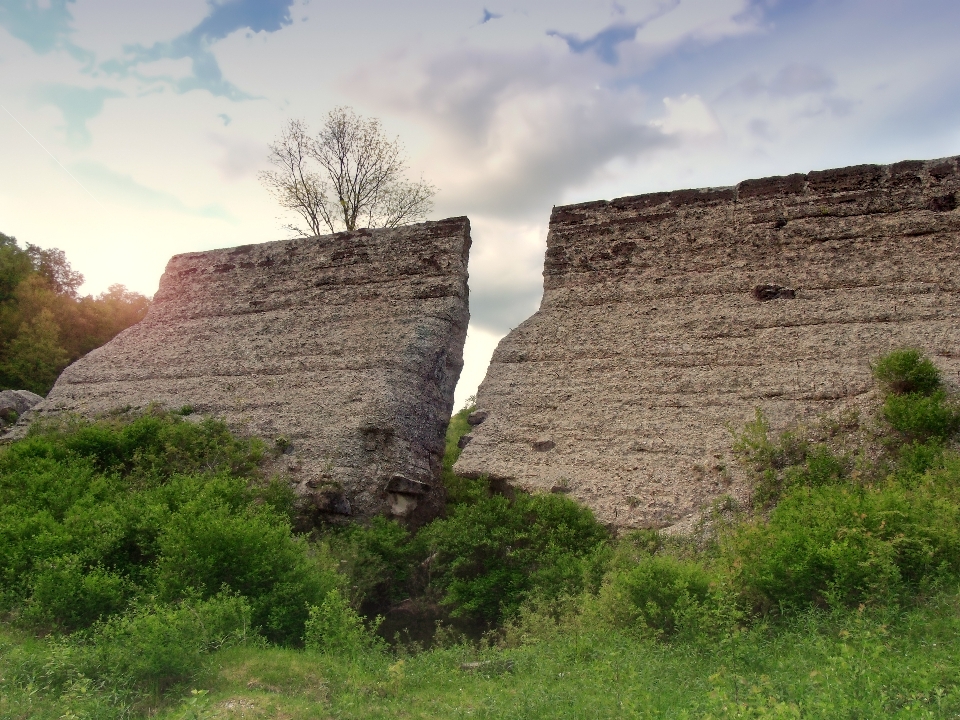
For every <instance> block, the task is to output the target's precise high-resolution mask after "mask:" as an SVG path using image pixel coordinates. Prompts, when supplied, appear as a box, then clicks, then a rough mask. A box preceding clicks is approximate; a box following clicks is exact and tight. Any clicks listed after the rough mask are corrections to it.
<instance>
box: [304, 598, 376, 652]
mask: <svg viewBox="0 0 960 720" xmlns="http://www.w3.org/2000/svg"><path fill="white" fill-rule="evenodd" d="M303 639H304V644H305V645H306V647H307V648H308V649H310V650H316V651H319V652H324V653H336V654H338V655H341V656H342V655H356V654H358V653H362V652H364V651H366V650H369V649H370V648H373V647H377V646H378V645H379V644H380V642H382V641H380V640H379V638H377V636H376V635H375V634H374V633H373V632H372V631H371V630H369V629H368V628H367V627H366V626H365V625H364V624H363V618H361V617H360V616H359V615H358V614H357V612H356V611H355V610H354V609H353V608H352V607H350V603H348V602H347V600H346V598H344V597H343V595H342V594H341V593H340V591H339V590H337V589H334V590H331V591H330V592H328V593H327V594H326V596H325V597H324V598H323V602H322V603H320V605H313V606H311V607H310V617H309V619H308V620H307V622H306V625H305V628H304V636H303Z"/></svg>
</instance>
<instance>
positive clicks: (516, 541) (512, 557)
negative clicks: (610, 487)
mask: <svg viewBox="0 0 960 720" xmlns="http://www.w3.org/2000/svg"><path fill="white" fill-rule="evenodd" d="M607 537H608V536H607V532H606V530H605V529H604V527H603V526H602V525H600V524H599V523H598V522H597V520H596V519H595V518H594V516H593V513H592V512H591V511H590V510H589V509H587V508H585V507H582V506H580V505H578V504H577V503H576V502H574V501H572V500H570V499H569V498H566V497H564V496H562V495H527V494H525V493H517V496H516V498H515V500H513V501H511V500H509V499H507V498H506V497H503V496H500V495H496V496H493V497H490V498H485V499H483V500H480V501H479V502H477V503H476V504H473V505H467V504H463V505H458V506H456V507H455V508H454V509H453V511H452V512H451V514H450V517H448V518H446V519H443V520H438V521H435V522H434V523H433V524H431V525H430V526H428V527H426V528H424V529H423V530H422V531H421V541H422V542H424V543H425V546H426V547H427V548H428V552H429V553H430V557H431V561H430V570H431V572H432V583H431V584H432V586H433V587H435V588H437V589H438V590H440V591H441V592H443V594H444V602H445V603H446V604H448V605H450V606H452V607H453V608H454V613H455V614H457V615H464V616H470V617H473V618H476V619H483V620H488V621H496V620H499V619H500V618H502V617H503V616H504V615H506V614H509V613H511V612H514V611H515V610H516V609H517V608H518V607H519V606H520V605H521V603H522V602H523V601H524V600H527V599H530V598H532V597H534V596H537V597H543V598H556V597H560V596H561V595H564V594H568V593H572V594H577V593H579V592H581V591H582V590H583V589H584V588H585V583H586V581H587V579H588V577H589V566H590V563H591V559H592V558H593V557H594V556H595V555H596V553H597V552H598V551H599V550H600V549H601V547H602V546H603V545H604V543H605V542H606V541H607Z"/></svg>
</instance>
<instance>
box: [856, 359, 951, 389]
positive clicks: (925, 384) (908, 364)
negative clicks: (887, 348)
mask: <svg viewBox="0 0 960 720" xmlns="http://www.w3.org/2000/svg"><path fill="white" fill-rule="evenodd" d="M870 369H871V370H872V371H873V377H874V379H875V380H876V381H877V382H878V383H879V384H880V386H881V388H883V389H884V390H885V391H886V392H888V393H893V394H894V395H908V394H911V393H917V394H920V395H930V394H932V393H933V392H935V391H936V390H938V389H939V388H940V385H941V379H940V371H939V370H938V369H937V366H936V365H934V364H933V363H932V362H931V361H930V360H929V359H928V358H926V357H924V355H923V353H922V352H920V351H919V350H917V349H915V348H903V349H900V350H894V351H893V352H890V353H887V354H886V355H884V356H882V357H880V358H878V359H877V361H876V362H874V363H873V364H872V365H871V366H870Z"/></svg>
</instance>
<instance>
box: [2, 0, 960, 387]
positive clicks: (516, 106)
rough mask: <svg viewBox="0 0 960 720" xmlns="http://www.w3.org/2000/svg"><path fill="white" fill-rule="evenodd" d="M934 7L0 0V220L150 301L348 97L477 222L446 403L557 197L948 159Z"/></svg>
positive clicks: (959, 128)
mask: <svg viewBox="0 0 960 720" xmlns="http://www.w3.org/2000/svg"><path fill="white" fill-rule="evenodd" d="M957 27H960V5H958V4H956V3H950V2H946V1H942V0H919V1H917V2H912V3H907V2H900V1H888V2H883V3H877V2H876V1H875V0H874V2H867V0H837V1H835V2H829V3H828V2H825V1H822V0H797V1H795V2H790V1H788V0H782V1H780V2H778V1H776V0H709V1H708V0H661V1H637V2H600V1H596V2H593V1H582V2H577V3H556V2H553V3H550V2H545V1H544V0H531V1H529V2H521V1H519V0H517V1H510V2H499V3H492V2H488V3H487V4H483V3H482V2H481V3H479V4H473V3H463V2H461V3H449V2H440V1H439V0H423V1H422V2H419V3H416V4H414V5H410V4H407V5H398V4H396V3H385V2H382V1H370V2H365V3H353V4H342V3H341V4H332V3H323V2H321V1H320V0H217V1H214V0H168V2H165V3H158V2H155V1H154V0H127V1H125V2H119V0H0V66H2V67H3V72H2V74H0V106H2V110H0V152H2V157H3V161H4V162H3V167H4V169H5V170H6V172H4V173H3V174H2V178H0V213H2V215H0V232H4V233H6V234H8V235H14V236H16V237H17V238H18V239H19V240H20V241H21V242H31V243H34V244H36V245H39V246H41V247H45V248H49V247H58V248H60V249H62V250H64V251H65V252H66V253H67V257H68V258H69V260H70V261H71V263H72V265H73V267H74V268H75V269H76V270H78V271H80V272H82V273H83V274H84V276H85V277H86V281H87V282H86V285H85V286H84V287H83V288H82V291H83V292H85V293H94V294H95V293H98V292H101V291H103V290H104V289H106V287H107V286H109V285H111V284H113V283H118V282H119V283H123V284H125V285H126V286H127V287H129V288H130V289H133V290H136V291H139V292H142V293H144V294H147V295H152V294H153V293H154V292H155V290H156V287H157V282H158V280H159V278H160V275H161V273H162V272H163V269H164V266H165V264H166V262H167V260H168V259H169V257H170V256H171V255H173V254H175V253H180V252H191V251H200V250H207V249H212V248H216V247H229V246H233V245H241V244H246V243H253V242H264V241H269V240H276V239H281V238H284V237H288V236H289V233H287V232H285V231H284V230H283V229H282V227H283V225H284V224H286V223H288V222H290V221H291V220H292V219H293V218H290V217H285V216H284V215H283V213H282V212H281V210H280V208H279V207H277V205H276V204H275V202H274V200H273V198H272V197H271V196H270V194H269V193H268V192H267V191H266V190H265V189H264V188H263V187H262V186H261V185H260V183H259V182H258V180H257V173H258V172H259V171H261V170H264V169H268V167H269V166H268V163H267V146H268V144H269V143H270V142H271V141H273V140H274V139H275V138H276V137H277V135H278V134H279V132H280V130H281V128H282V127H283V125H284V124H285V123H286V122H287V121H288V120H290V119H293V118H300V119H303V120H305V121H306V122H307V123H308V125H310V126H311V127H313V128H314V129H317V128H319V126H320V125H321V123H322V121H323V118H324V116H325V115H326V113H327V112H328V111H329V110H331V109H332V108H334V107H336V106H340V105H348V106H351V107H353V108H354V109H355V110H356V111H357V112H359V113H361V114H364V115H367V116H375V117H378V118H380V119H381V120H382V121H383V124H384V127H385V129H386V130H387V132H388V133H389V134H391V135H396V136H399V137H400V138H401V140H402V142H403V143H404V145H405V147H406V150H407V155H408V157H409V160H410V168H411V173H412V174H413V175H414V176H416V177H419V176H420V175H422V176H423V177H424V178H426V179H427V180H428V181H430V182H431V183H433V184H434V185H436V186H437V187H438V188H439V193H438V195H437V197H436V205H435V208H434V211H433V212H432V214H431V216H430V218H431V219H439V218H442V217H449V216H457V215H467V216H469V217H470V219H471V224H472V231H473V241H474V243H473V250H472V255H471V261H470V276H471V278H470V287H471V315H472V318H473V319H472V322H471V328H470V335H469V339H468V346H467V349H466V355H467V367H466V369H465V372H464V376H463V378H462V381H461V384H460V387H458V391H457V402H458V404H459V403H462V402H463V400H464V399H465V398H466V396H467V395H469V394H471V393H473V392H474V391H475V389H476V386H477V384H478V383H479V381H480V380H481V379H482V376H483V372H484V369H485V366H486V363H487V361H488V359H489V355H490V353H491V352H492V350H493V347H494V346H495V344H496V342H497V341H498V340H499V338H500V337H502V336H503V335H504V334H505V333H506V332H507V331H509V330H510V329H511V328H512V327H514V326H516V325H517V324H518V323H519V322H521V321H522V320H523V319H524V318H526V317H528V316H529V315H530V314H531V313H532V312H534V311H535V310H536V308H537V306H538V303H539V299H540V294H541V284H542V278H541V274H540V273H541V270H542V261H543V251H544V248H545V242H546V228H547V220H548V218H549V214H550V209H551V207H552V206H554V205H562V204H567V203H571V202H581V201H586V200H595V199H609V198H613V197H618V196H625V195H636V194H639V193H643V192H651V191H658V190H673V189H678V188H686V187H708V186H724V185H733V184H735V183H737V182H739V181H741V180H744V179H748V178H753V177H764V176H769V175H783V174H787V173H791V172H807V171H810V170H817V169H823V168H830V167H840V166H844V165H853V164H859V163H888V162H896V161H898V160H904V159H928V158H936V157H943V156H948V155H956V154H960V92H958V90H960V73H957V72H956V70H955V68H956V67H958V66H960V62H958V61H960V44H958V43H957V42H956V40H955V39H954V37H953V36H954V35H955V29H956V28H957Z"/></svg>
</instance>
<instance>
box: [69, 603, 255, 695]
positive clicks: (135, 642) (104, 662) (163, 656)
mask: <svg viewBox="0 0 960 720" xmlns="http://www.w3.org/2000/svg"><path fill="white" fill-rule="evenodd" d="M255 641H256V633H255V631H254V630H253V626H252V623H251V610H250V606H249V605H248V604H247V602H246V600H244V599H243V598H241V597H238V596H235V595H229V594H219V595H216V596H215V597H212V598H210V599H208V600H185V601H183V602H180V603H175V604H156V603H148V604H145V605H141V606H138V607H136V608H135V609H133V610H132V611H131V612H129V613H126V614H124V615H118V616H114V617H112V618H110V619H109V620H107V621H105V622H102V623H99V624H97V625H95V626H94V627H93V628H92V630H91V631H90V633H89V634H88V635H86V636H84V637H82V638H79V639H78V641H77V642H78V643H79V644H80V646H81V647H82V649H83V652H82V658H83V659H82V665H81V670H82V671H83V672H84V674H85V675H87V676H88V677H90V678H93V679H99V678H105V679H109V680H110V681H111V683H113V684H119V685H122V684H129V685H132V686H135V687H137V688H140V689H144V690H148V691H150V692H153V693H154V694H157V693H160V692H162V691H163V690H165V689H166V688H168V687H170V686H171V685H174V684H177V683H182V682H185V681H187V680H190V679H191V678H193V677H194V676H195V675H196V674H197V672H199V670H200V669H201V667H202V664H203V656H204V655H206V654H207V653H209V652H212V651H215V650H219V649H221V648H224V647H229V646H231V645H238V644H246V643H249V642H255Z"/></svg>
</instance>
